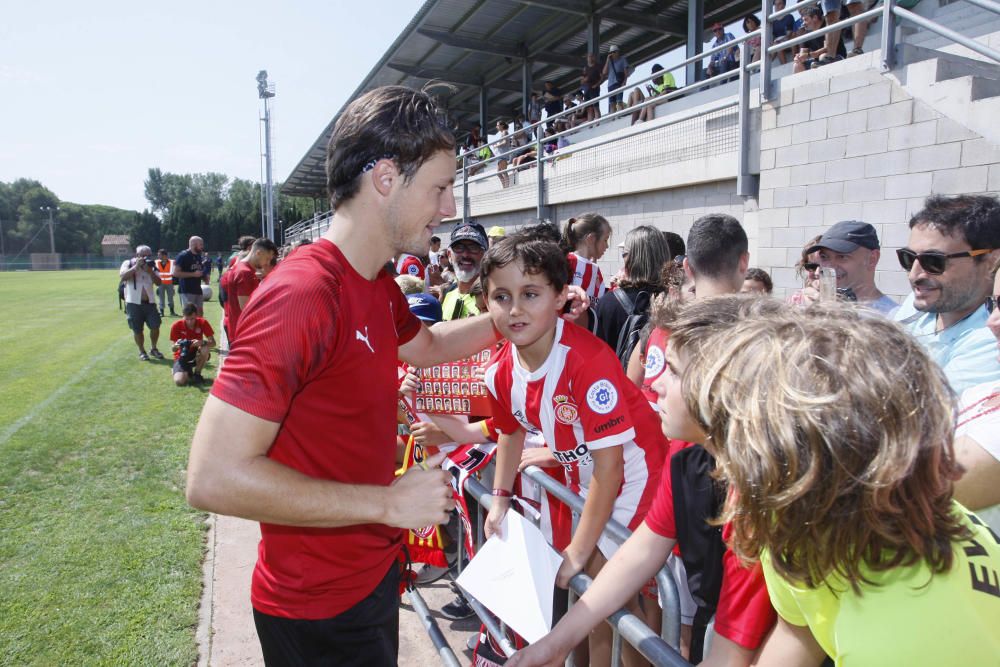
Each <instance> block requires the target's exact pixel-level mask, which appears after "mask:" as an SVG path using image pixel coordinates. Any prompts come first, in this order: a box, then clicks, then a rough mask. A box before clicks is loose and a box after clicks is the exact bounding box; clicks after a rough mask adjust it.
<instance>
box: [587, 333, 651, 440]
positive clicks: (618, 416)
mask: <svg viewBox="0 0 1000 667" xmlns="http://www.w3.org/2000/svg"><path fill="white" fill-rule="evenodd" d="M605 353H606V354H605ZM574 366H575V369H574V373H573V379H572V384H571V387H572V389H571V390H572V392H573V399H574V400H575V401H576V406H577V410H578V412H579V416H580V424H581V425H582V426H583V437H584V438H585V439H586V442H587V447H589V448H590V449H602V448H604V447H615V446H617V445H622V444H624V443H626V442H628V441H629V440H634V439H635V427H634V425H633V423H632V415H631V413H630V412H629V409H628V400H627V398H626V395H625V392H624V391H621V390H619V387H620V386H622V385H621V376H622V370H621V367H620V366H619V365H618V358H617V357H615V355H614V353H613V352H611V350H610V349H606V348H604V347H603V346H602V348H601V349H600V352H599V354H597V355H596V356H595V357H593V358H590V359H586V360H585V361H577V363H575V364H574Z"/></svg>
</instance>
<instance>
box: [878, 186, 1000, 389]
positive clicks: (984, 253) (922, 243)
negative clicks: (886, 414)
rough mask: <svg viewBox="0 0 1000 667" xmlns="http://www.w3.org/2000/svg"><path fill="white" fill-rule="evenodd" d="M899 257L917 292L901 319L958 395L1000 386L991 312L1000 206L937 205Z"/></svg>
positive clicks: (977, 201) (919, 221)
mask: <svg viewBox="0 0 1000 667" xmlns="http://www.w3.org/2000/svg"><path fill="white" fill-rule="evenodd" d="M896 254H897V256H898V258H899V263H900V265H901V266H902V267H903V269H904V270H906V271H907V272H908V278H909V281H910V286H911V287H912V289H913V294H912V295H910V296H909V297H907V299H906V301H904V302H903V305H902V306H900V309H899V311H897V313H896V319H897V320H898V321H899V322H900V324H902V325H903V326H904V327H905V328H906V329H907V330H908V331H909V332H910V333H911V334H913V335H914V336H916V337H917V339H918V340H920V341H921V342H922V343H923V344H924V346H925V347H926V348H927V351H928V352H929V353H930V355H931V357H932V358H933V359H934V360H935V361H936V362H937V363H938V365H940V366H941V368H942V369H943V370H944V372H945V375H946V376H947V377H948V382H949V383H951V387H952V389H954V390H955V391H956V392H957V393H961V392H962V391H964V390H965V389H968V388H969V387H971V386H974V385H977V384H982V383H984V382H991V381H997V380H1000V362H998V361H997V357H996V353H995V345H996V339H995V338H994V337H993V334H991V333H990V331H989V330H988V329H987V328H986V319H987V317H988V312H987V309H986V308H985V306H984V303H985V301H986V298H987V297H988V296H990V293H991V289H992V286H993V280H992V275H993V268H994V267H995V266H996V263H997V261H998V259H1000V201H998V200H997V198H996V197H993V196H987V195H963V196H960V197H950V198H949V197H942V196H932V197H929V198H928V199H927V201H926V202H925V204H924V209H923V210H922V211H920V212H919V213H917V214H916V215H914V216H913V217H912V218H911V219H910V238H909V241H908V242H907V245H906V247H905V248H900V249H899V250H897V251H896Z"/></svg>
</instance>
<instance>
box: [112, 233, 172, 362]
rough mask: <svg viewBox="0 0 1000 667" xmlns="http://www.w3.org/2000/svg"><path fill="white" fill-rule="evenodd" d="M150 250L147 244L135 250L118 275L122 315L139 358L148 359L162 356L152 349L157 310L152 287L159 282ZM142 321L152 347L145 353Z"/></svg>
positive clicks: (157, 334)
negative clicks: (120, 286)
mask: <svg viewBox="0 0 1000 667" xmlns="http://www.w3.org/2000/svg"><path fill="white" fill-rule="evenodd" d="M152 254H153V251H152V250H151V249H150V247H149V246H148V245H141V246H138V247H137V248H136V249H135V257H133V258H132V259H126V260H125V261H124V262H122V266H121V269H119V271H118V275H119V276H120V277H121V280H122V282H123V283H124V284H125V318H126V321H127V322H128V327H129V329H131V330H132V337H133V338H134V340H135V344H136V347H138V348H139V359H141V360H142V361H149V356H150V355H152V356H154V357H156V358H157V359H162V358H163V354H162V353H161V352H160V351H159V350H158V349H156V342H157V341H158V340H159V338H160V313H159V311H158V310H157V309H156V288H155V287H154V285H159V284H161V283H162V281H161V280H160V276H159V275H158V274H157V272H156V263H155V262H154V261H153V258H152ZM143 324H145V325H146V326H147V327H149V342H150V344H151V345H152V347H151V348H150V349H149V354H146V340H145V337H144V336H143Z"/></svg>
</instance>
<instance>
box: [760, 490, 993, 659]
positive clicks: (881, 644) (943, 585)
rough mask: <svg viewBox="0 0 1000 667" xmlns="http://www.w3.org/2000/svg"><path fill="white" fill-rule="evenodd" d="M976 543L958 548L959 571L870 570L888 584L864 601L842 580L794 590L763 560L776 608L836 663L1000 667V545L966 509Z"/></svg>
mask: <svg viewBox="0 0 1000 667" xmlns="http://www.w3.org/2000/svg"><path fill="white" fill-rule="evenodd" d="M955 508H956V511H961V512H962V513H963V514H964V515H965V516H966V517H967V519H966V524H967V525H968V526H969V527H970V528H972V531H973V539H972V540H970V541H966V542H962V543H959V544H956V545H955V560H954V563H953V565H952V567H951V569H950V570H949V571H948V572H946V573H944V574H940V575H935V576H931V571H930V569H929V568H928V567H927V564H926V562H924V561H921V562H920V563H919V564H917V565H913V566H911V567H906V568H897V569H894V570H890V571H888V572H878V573H872V572H870V571H867V570H863V572H864V575H865V577H867V578H868V579H870V580H872V581H874V582H876V583H878V584H880V585H879V586H870V585H862V586H861V589H862V595H860V596H858V595H857V594H855V593H854V592H853V591H852V590H851V588H850V586H848V585H847V584H844V583H843V580H842V579H840V578H837V579H836V581H833V580H832V579H831V580H830V581H831V582H832V583H833V587H834V589H836V590H837V591H838V592H839V596H838V595H835V594H834V593H832V592H831V591H830V589H829V588H827V587H826V586H820V587H819V588H815V589H809V588H804V587H800V586H796V585H793V584H792V583H790V582H788V581H787V580H785V579H783V578H782V577H781V576H780V575H778V573H777V572H775V570H774V567H773V565H772V562H771V559H770V557H769V554H768V553H767V552H765V553H764V554H762V556H761V565H762V566H763V570H764V579H765V581H766V582H767V591H768V593H769V594H770V596H771V604H773V605H774V608H775V610H777V612H778V614H779V615H780V616H781V617H782V618H783V619H785V620H786V621H787V622H789V623H791V624H793V625H798V626H809V630H810V631H811V632H812V635H813V637H815V638H816V641H817V642H818V643H819V645H820V646H821V647H823V650H824V651H826V652H827V654H829V655H830V656H831V657H832V658H833V660H834V662H835V663H836V664H837V665H838V666H840V665H846V666H848V667H851V666H853V665H907V667H912V666H914V665H928V666H931V665H933V666H935V667H939V666H940V665H998V664H1000V540H998V538H997V537H996V536H995V535H993V534H991V533H990V531H989V529H988V528H987V527H986V526H984V525H983V524H982V523H977V522H979V519H978V517H975V515H973V514H971V513H969V512H968V511H967V510H965V508H963V507H962V506H961V505H959V504H958V503H955Z"/></svg>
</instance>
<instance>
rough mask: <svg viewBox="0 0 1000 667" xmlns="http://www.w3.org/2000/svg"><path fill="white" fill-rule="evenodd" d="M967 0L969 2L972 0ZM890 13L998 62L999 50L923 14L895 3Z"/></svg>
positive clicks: (999, 59) (982, 5) (989, 8)
mask: <svg viewBox="0 0 1000 667" xmlns="http://www.w3.org/2000/svg"><path fill="white" fill-rule="evenodd" d="M969 1H970V2H971V1H972V0H969ZM973 4H977V5H979V6H980V7H985V8H986V9H988V10H989V11H996V10H994V9H993V8H992V7H990V6H986V5H985V4H981V3H979V2H973ZM990 4H991V5H992V4H996V3H990ZM892 13H893V14H894V15H896V16H898V17H899V18H901V19H903V20H906V21H911V22H913V23H916V24H917V25H918V26H920V27H921V28H924V29H926V30H930V31H931V32H933V33H936V34H938V35H941V36H942V37H944V38H946V39H950V40H951V41H953V42H955V43H956V44H961V45H962V46H964V47H965V48H967V49H971V50H972V51H975V52H976V53H978V54H980V55H984V56H986V57H987V58H990V59H991V60H994V61H995V62H998V63H1000V51H996V50H994V49H991V48H990V47H988V46H985V45H984V44H981V43H980V42H977V41H976V40H974V39H969V38H968V37H966V36H965V35H961V34H959V33H957V32H955V31H954V30H952V29H950V28H945V27H944V26H943V25H941V24H940V23H937V22H935V21H931V20H930V19H926V18H924V17H923V16H920V15H919V14H914V13H913V12H911V11H910V10H908V9H903V8H902V7H898V6H895V5H894V6H893V8H892ZM859 16H860V14H859Z"/></svg>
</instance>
